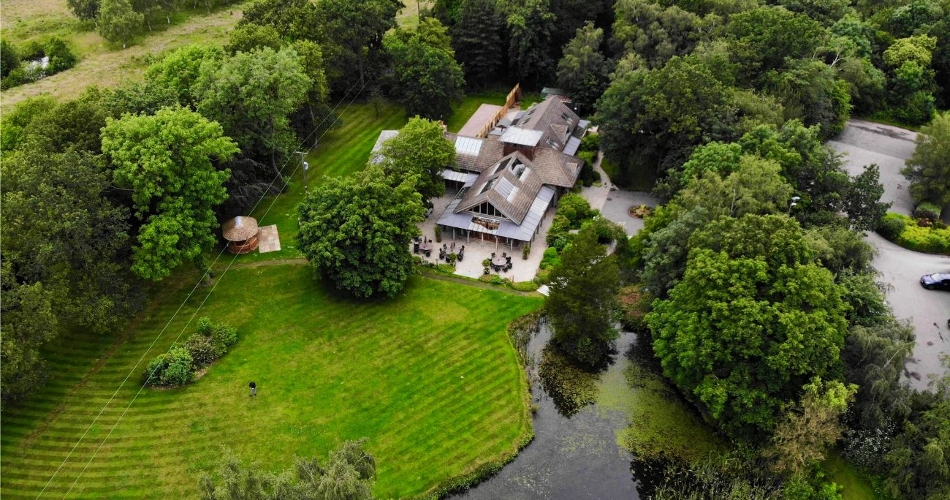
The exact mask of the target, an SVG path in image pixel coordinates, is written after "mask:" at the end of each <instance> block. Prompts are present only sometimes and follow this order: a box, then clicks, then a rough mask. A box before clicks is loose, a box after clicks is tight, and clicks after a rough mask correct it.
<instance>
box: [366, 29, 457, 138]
mask: <svg viewBox="0 0 950 500" xmlns="http://www.w3.org/2000/svg"><path fill="white" fill-rule="evenodd" d="M383 45H384V46H385V47H386V52H387V53H388V54H389V56H390V57H391V58H392V62H393V79H394V80H395V82H394V85H393V92H394V94H395V97H396V100H398V101H399V102H400V103H401V104H402V105H403V106H404V107H405V108H406V114H408V115H410V116H412V115H420V116H422V117H425V118H429V119H433V120H435V119H442V118H448V117H449V116H450V115H451V114H452V103H453V102H455V101H459V100H461V98H462V89H463V88H464V87H465V77H464V74H463V72H462V67H461V66H459V64H458V63H457V62H456V61H455V52H454V51H453V50H452V45H451V39H450V38H449V35H448V33H447V31H446V29H445V27H444V26H442V23H440V22H439V20H438V19H435V18H432V17H430V18H426V19H423V20H422V21H421V22H420V23H419V26H418V27H417V28H416V29H415V30H406V29H398V30H396V31H394V32H391V33H390V34H388V35H386V38H385V39H384V40H383Z"/></svg>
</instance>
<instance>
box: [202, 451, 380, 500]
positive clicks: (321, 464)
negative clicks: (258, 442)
mask: <svg viewBox="0 0 950 500" xmlns="http://www.w3.org/2000/svg"><path fill="white" fill-rule="evenodd" d="M365 441H366V440H365V439H361V440H358V441H346V442H344V443H343V444H341V445H340V447H339V448H337V449H335V450H332V451H330V453H329V454H328V457H327V459H326V460H320V459H319V458H317V457H314V458H299V457H298V458H297V459H296V460H295V461H294V467H293V472H291V471H290V470H286V471H283V472H281V473H278V474H274V473H271V472H267V471H263V470H261V466H260V464H259V463H257V462H251V463H249V464H248V463H244V462H242V461H241V460H240V459H239V458H237V457H236V456H235V455H234V454H233V453H232V452H230V451H228V452H227V453H226V454H225V456H224V460H223V463H222V465H221V473H220V475H221V482H222V483H223V484H215V482H214V480H213V479H212V478H211V476H210V475H207V474H206V475H204V476H203V477H202V478H201V482H200V483H199V486H200V488H201V498H202V500H290V499H293V500H371V499H372V498H373V481H375V479H376V460H375V459H374V458H373V456H372V455H370V454H369V452H368V451H366V449H365Z"/></svg>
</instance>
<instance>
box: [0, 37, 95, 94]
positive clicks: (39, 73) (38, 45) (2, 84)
mask: <svg viewBox="0 0 950 500" xmlns="http://www.w3.org/2000/svg"><path fill="white" fill-rule="evenodd" d="M3 52H5V53H4V54H3V61H4V64H8V65H10V66H8V68H10V69H6V68H5V69H4V70H3V73H4V75H3V79H2V80H0V88H2V89H3V90H6V89H9V88H12V87H16V86H17V85H23V84H24V83H30V82H35V81H36V80H39V79H41V78H45V77H47V76H50V75H55V74H56V73H59V72H61V71H65V70H67V69H69V68H72V67H73V66H75V65H76V62H77V61H78V60H79V59H78V58H77V57H76V54H74V53H73V51H72V50H70V48H69V45H67V44H66V42H64V41H63V40H62V39H60V38H57V37H50V38H47V39H45V40H42V41H32V42H30V43H29V44H27V45H26V46H25V47H23V48H22V49H21V50H19V51H17V50H16V49H15V48H14V47H13V45H11V44H9V43H7V42H6V41H4V42H3ZM44 57H48V58H49V60H48V61H47V64H46V67H42V66H40V65H39V64H38V63H37V62H38V61H40V60H41V59H43V58H44ZM14 63H15V64H14ZM11 66H12V67H11Z"/></svg>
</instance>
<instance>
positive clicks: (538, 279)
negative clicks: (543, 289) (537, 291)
mask: <svg viewBox="0 0 950 500" xmlns="http://www.w3.org/2000/svg"><path fill="white" fill-rule="evenodd" d="M550 274H551V270H550V269H538V274H537V275H535V277H534V282H535V283H537V284H538V285H543V284H545V283H547V282H548V276H550Z"/></svg>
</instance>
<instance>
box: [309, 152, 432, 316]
mask: <svg viewBox="0 0 950 500" xmlns="http://www.w3.org/2000/svg"><path fill="white" fill-rule="evenodd" d="M415 183H416V178H415V177H414V176H412V177H408V178H404V179H393V178H390V177H388V176H386V174H385V173H384V172H383V170H382V168H380V167H378V166H372V165H371V166H370V167H368V168H367V169H366V170H364V171H362V172H360V173H357V174H354V175H351V176H349V177H345V178H342V179H339V178H333V179H328V180H327V182H325V183H323V184H322V185H320V187H319V188H317V189H315V190H313V191H311V192H310V194H308V195H307V197H306V199H305V200H304V201H303V202H302V203H301V204H300V206H299V207H298V209H297V210H298V214H299V221H300V232H299V233H298V234H297V245H298V248H300V251H301V252H303V254H304V255H306V256H307V259H308V260H309V261H310V265H311V266H313V268H314V270H315V271H316V272H317V274H319V275H320V276H323V277H326V278H328V279H330V280H331V281H332V282H333V283H334V284H336V286H337V288H339V289H341V290H345V291H347V292H349V293H351V294H353V295H355V296H357V297H370V296H372V295H377V294H383V295H386V296H388V297H394V296H395V295H396V294H397V293H399V291H400V290H402V288H403V286H404V285H405V282H406V280H407V279H408V278H409V274H410V272H411V271H412V254H411V253H410V252H409V245H410V243H411V242H412V238H413V237H415V236H416V235H418V234H419V228H418V227H417V224H418V223H419V222H421V221H422V220H423V218H424V217H423V214H424V209H423V205H422V197H421V196H420V195H419V193H418V192H417V191H416V187H415Z"/></svg>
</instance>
